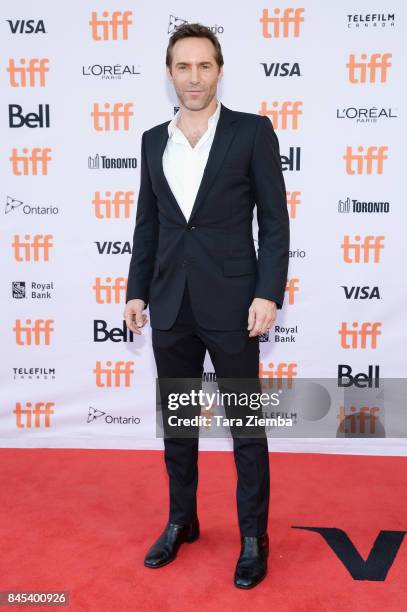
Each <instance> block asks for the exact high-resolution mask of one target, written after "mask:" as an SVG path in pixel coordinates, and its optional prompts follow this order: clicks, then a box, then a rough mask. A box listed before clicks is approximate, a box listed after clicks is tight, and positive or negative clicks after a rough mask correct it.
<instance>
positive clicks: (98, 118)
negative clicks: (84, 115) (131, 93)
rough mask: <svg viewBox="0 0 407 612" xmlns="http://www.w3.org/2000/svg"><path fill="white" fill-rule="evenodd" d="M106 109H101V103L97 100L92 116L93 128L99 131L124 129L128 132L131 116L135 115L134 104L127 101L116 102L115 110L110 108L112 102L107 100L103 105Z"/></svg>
mask: <svg viewBox="0 0 407 612" xmlns="http://www.w3.org/2000/svg"><path fill="white" fill-rule="evenodd" d="M103 106H104V108H105V110H100V108H99V104H98V103H97V102H96V103H95V104H94V105H93V111H92V112H91V117H93V128H94V129H95V130H96V131H97V132H118V131H120V130H124V131H125V132H128V131H129V129H130V117H133V116H134V113H133V112H132V109H133V108H134V104H133V103H132V102H127V103H126V104H123V103H122V102H116V103H115V104H113V110H109V109H110V103H109V102H105V104H104V105H103Z"/></svg>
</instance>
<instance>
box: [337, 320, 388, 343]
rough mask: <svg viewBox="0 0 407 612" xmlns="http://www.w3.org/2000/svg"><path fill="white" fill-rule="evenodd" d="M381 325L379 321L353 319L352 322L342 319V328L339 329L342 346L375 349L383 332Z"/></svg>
mask: <svg viewBox="0 0 407 612" xmlns="http://www.w3.org/2000/svg"><path fill="white" fill-rule="evenodd" d="M381 327H382V324H381V323H379V322H377V321H376V322H375V323H371V322H370V321H364V322H363V323H358V322H357V321H353V322H352V323H351V324H349V323H347V322H346V321H342V325H341V328H340V330H339V331H338V334H339V336H340V339H341V347H342V348H344V349H366V348H371V349H375V348H377V337H378V336H380V335H381V333H382V332H381ZM368 341H369V346H368Z"/></svg>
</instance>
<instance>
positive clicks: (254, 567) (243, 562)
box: [235, 533, 269, 589]
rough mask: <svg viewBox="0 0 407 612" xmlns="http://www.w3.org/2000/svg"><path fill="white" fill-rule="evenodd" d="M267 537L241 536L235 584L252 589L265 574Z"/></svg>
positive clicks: (265, 535)
mask: <svg viewBox="0 0 407 612" xmlns="http://www.w3.org/2000/svg"><path fill="white" fill-rule="evenodd" d="M268 554H269V537H268V535H267V533H265V534H264V535H262V536H260V537H256V536H241V551H240V557H239V559H238V561H237V565H236V571H235V586H237V587H238V588H239V589H252V588H253V587H254V586H256V584H258V583H259V582H260V581H261V580H263V578H265V576H266V574H267V557H268Z"/></svg>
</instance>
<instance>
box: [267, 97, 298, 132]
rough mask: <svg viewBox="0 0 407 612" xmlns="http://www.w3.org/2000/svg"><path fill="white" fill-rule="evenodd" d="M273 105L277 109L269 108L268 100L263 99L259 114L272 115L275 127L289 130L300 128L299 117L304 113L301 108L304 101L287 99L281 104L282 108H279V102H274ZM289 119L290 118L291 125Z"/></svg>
mask: <svg viewBox="0 0 407 612" xmlns="http://www.w3.org/2000/svg"><path fill="white" fill-rule="evenodd" d="M271 106H272V107H274V108H275V110H269V108H268V106H267V102H265V101H263V102H262V103H261V104H260V111H259V115H266V116H267V117H270V118H271V122H272V124H273V127H274V129H276V130H287V129H289V128H291V129H292V130H298V117H299V116H300V115H302V114H303V112H302V110H301V107H302V102H300V101H299V100H297V101H296V102H289V101H286V102H283V103H282V104H281V108H280V109H279V108H278V106H279V103H278V102H272V103H271ZM288 120H290V125H289V124H288V123H289V121H288Z"/></svg>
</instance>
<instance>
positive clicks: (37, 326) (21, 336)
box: [13, 319, 55, 346]
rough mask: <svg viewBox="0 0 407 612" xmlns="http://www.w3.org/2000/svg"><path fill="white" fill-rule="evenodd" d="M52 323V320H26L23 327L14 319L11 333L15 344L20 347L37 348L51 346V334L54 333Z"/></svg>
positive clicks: (18, 320) (19, 321)
mask: <svg viewBox="0 0 407 612" xmlns="http://www.w3.org/2000/svg"><path fill="white" fill-rule="evenodd" d="M52 323H55V321H54V319H35V321H34V323H32V321H31V319H26V321H25V325H23V324H22V322H21V320H20V319H16V323H15V326H14V327H13V332H15V337H16V344H18V345H20V346H32V345H35V346H39V345H50V344H51V332H53V331H54V328H53V327H52Z"/></svg>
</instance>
